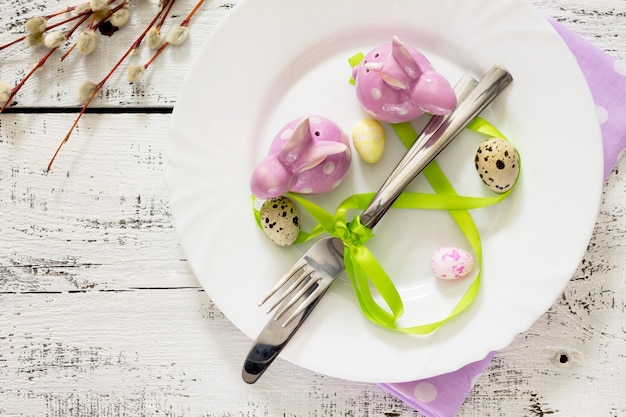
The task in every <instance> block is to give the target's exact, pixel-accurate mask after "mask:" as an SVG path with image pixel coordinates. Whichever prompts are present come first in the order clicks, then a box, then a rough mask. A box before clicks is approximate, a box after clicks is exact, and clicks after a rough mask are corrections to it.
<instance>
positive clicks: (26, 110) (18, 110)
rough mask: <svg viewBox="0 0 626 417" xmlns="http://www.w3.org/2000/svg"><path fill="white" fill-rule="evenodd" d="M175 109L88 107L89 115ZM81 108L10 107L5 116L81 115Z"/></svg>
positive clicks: (171, 109)
mask: <svg viewBox="0 0 626 417" xmlns="http://www.w3.org/2000/svg"><path fill="white" fill-rule="evenodd" d="M173 109H174V108H173V107H169V106H168V107H88V108H87V110H85V113H87V114H140V113H144V114H170V113H172V111H173ZM80 110H81V107H8V108H6V109H4V111H3V112H2V113H3V114H46V113H48V114H59V113H79V112H80Z"/></svg>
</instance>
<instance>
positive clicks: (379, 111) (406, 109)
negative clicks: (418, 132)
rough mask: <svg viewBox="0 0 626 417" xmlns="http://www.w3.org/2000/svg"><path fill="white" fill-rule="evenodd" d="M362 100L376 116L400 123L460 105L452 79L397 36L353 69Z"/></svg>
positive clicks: (440, 112) (373, 51) (365, 106)
mask: <svg viewBox="0 0 626 417" xmlns="http://www.w3.org/2000/svg"><path fill="white" fill-rule="evenodd" d="M352 78H353V79H354V80H355V81H356V93H357V98H358V99H359V102H360V103H361V105H362V106H363V108H364V109H365V111H367V112H368V113H369V114H370V115H372V116H373V117H374V118H376V119H379V120H382V121H385V122H389V123H400V122H408V121H410V120H413V119H416V118H417V117H419V116H420V115H422V114H423V113H430V114H436V115H443V114H448V113H450V112H451V111H452V110H453V109H454V108H455V107H456V96H455V94H454V90H453V89H452V86H451V85H450V83H449V82H448V81H447V80H446V79H445V78H444V77H443V76H442V75H441V74H439V73H438V72H436V71H435V70H434V69H433V67H432V65H431V63H430V62H429V61H428V59H426V57H425V56H424V55H422V54H421V53H420V52H419V51H417V50H416V49H413V48H410V47H407V46H404V45H403V44H402V42H400V40H399V39H398V38H397V37H395V36H394V37H393V40H392V41H391V43H388V44H384V45H381V46H379V47H377V48H374V49H373V50H371V51H370V52H369V53H368V54H367V55H366V56H365V57H364V59H363V61H362V62H361V63H360V64H359V65H357V66H356V67H354V69H353V70H352Z"/></svg>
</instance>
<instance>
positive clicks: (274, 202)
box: [260, 196, 300, 246]
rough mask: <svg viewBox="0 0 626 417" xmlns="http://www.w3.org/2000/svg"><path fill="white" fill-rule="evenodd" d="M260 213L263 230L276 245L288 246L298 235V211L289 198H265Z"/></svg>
mask: <svg viewBox="0 0 626 417" xmlns="http://www.w3.org/2000/svg"><path fill="white" fill-rule="evenodd" d="M260 215H261V227H262V228H263V231H264V232H265V234H266V235H267V237H269V238H270V239H271V240H272V242H274V243H276V244H277V245H280V246H289V245H291V244H292V243H293V242H294V241H295V240H296V238H297V237H298V233H300V213H299V211H298V206H296V203H294V202H293V200H291V199H290V198H288V197H285V196H280V197H276V198H271V199H269V200H265V202H264V203H263V205H262V206H261V210H260Z"/></svg>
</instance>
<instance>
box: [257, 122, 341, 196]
mask: <svg viewBox="0 0 626 417" xmlns="http://www.w3.org/2000/svg"><path fill="white" fill-rule="evenodd" d="M351 160H352V155H351V150H350V142H349V138H348V136H347V135H346V134H345V133H344V132H343V131H342V130H341V129H340V128H339V127H338V126H337V125H336V124H335V123H334V122H332V121H330V120H328V119H326V118H323V117H320V116H311V117H306V118H303V119H296V120H293V121H291V122H289V123H287V124H286V125H285V126H284V127H283V128H282V129H281V130H280V132H278V134H277V135H276V137H275V138H274V140H273V141H272V144H271V145H270V149H269V151H268V155H267V156H266V157H265V158H264V159H263V160H262V161H261V162H260V163H259V165H257V167H256V168H255V170H254V173H253V174H252V179H251V181H250V188H251V189H252V193H253V194H254V195H255V196H257V197H259V198H273V197H278V196H281V195H283V194H285V193H286V192H288V191H293V192H297V193H303V194H319V193H323V192H326V191H330V190H332V189H333V188H335V187H337V186H338V185H339V184H340V183H341V181H342V180H343V178H344V177H345V176H346V174H347V172H348V170H349V168H350V162H351Z"/></svg>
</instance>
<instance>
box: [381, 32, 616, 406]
mask: <svg viewBox="0 0 626 417" xmlns="http://www.w3.org/2000/svg"><path fill="white" fill-rule="evenodd" d="M551 23H552V25H553V26H554V28H555V29H556V31H557V32H558V33H559V35H560V36H561V37H562V38H563V40H564V41H565V43H566V44H567V46H568V47H569V48H570V50H571V51H572V53H573V54H574V56H575V57H576V59H577V60H578V64H579V66H580V68H581V70H582V72H583V74H584V76H585V79H586V80H587V83H588V84H589V88H590V89H591V93H592V96H593V99H594V102H595V104H596V109H597V112H598V119H599V122H600V127H601V131H602V140H603V144H604V178H605V179H606V178H608V176H609V174H610V173H611V171H612V169H613V168H614V167H615V165H616V164H617V161H618V160H619V158H620V157H621V156H622V154H623V153H624V150H625V149H626V123H624V120H626V65H625V64H624V63H622V62H620V61H617V60H615V59H614V58H613V57H611V56H609V55H608V54H606V53H605V52H604V51H602V50H601V49H600V48H598V47H596V46H595V45H593V44H591V43H589V42H588V41H586V40H584V39H583V38H581V37H580V36H578V35H576V34H575V33H573V32H571V31H570V30H568V29H566V28H565V27H563V26H562V25H559V24H558V23H556V22H551ZM494 355H495V352H492V353H491V354H489V355H488V356H487V357H486V358H485V359H483V360H481V361H478V362H474V363H471V364H469V365H466V366H465V367H463V368H461V369H459V370H457V371H455V372H451V373H448V374H444V375H439V376H436V377H432V378H427V379H422V380H419V381H412V382H404V383H394V384H379V385H380V386H381V387H383V388H384V389H386V390H387V391H389V392H391V393H392V394H394V395H395V396H397V397H398V398H400V399H401V400H402V401H404V402H406V403H407V404H409V405H410V406H412V407H413V408H415V409H416V410H418V411H420V412H421V413H422V414H424V415H425V416H428V417H453V416H455V415H456V413H457V411H458V410H459V407H460V406H461V404H463V402H464V401H465V399H466V398H467V396H468V395H469V393H470V392H471V390H472V386H473V384H474V381H475V380H476V379H478V377H479V376H480V375H481V374H482V373H483V371H484V370H485V369H486V368H487V366H488V365H489V363H490V362H491V359H492V358H493V356H494Z"/></svg>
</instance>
